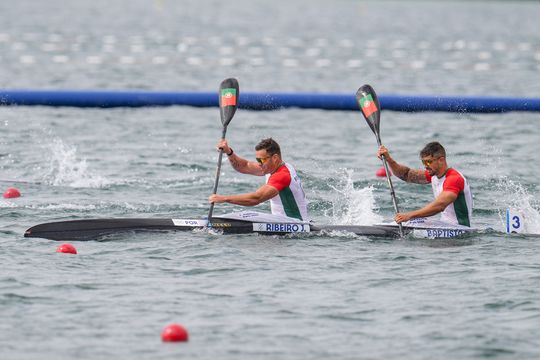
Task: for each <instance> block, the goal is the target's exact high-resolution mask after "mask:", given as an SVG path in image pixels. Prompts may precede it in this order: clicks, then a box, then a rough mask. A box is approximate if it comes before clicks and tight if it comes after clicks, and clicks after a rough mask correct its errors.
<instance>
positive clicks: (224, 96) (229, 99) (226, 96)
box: [221, 88, 236, 106]
mask: <svg viewBox="0 0 540 360" xmlns="http://www.w3.org/2000/svg"><path fill="white" fill-rule="evenodd" d="M230 105H232V106H234V105H236V89H233V88H226V89H221V106H230Z"/></svg>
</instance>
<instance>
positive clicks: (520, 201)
mask: <svg viewBox="0 0 540 360" xmlns="http://www.w3.org/2000/svg"><path fill="white" fill-rule="evenodd" d="M497 190H498V193H500V194H501V196H500V197H498V198H497V200H496V205H497V208H498V210H499V217H500V218H501V222H502V223H503V224H506V214H505V211H506V209H507V208H513V209H516V210H517V211H519V212H520V213H521V215H522V216H523V219H524V221H525V231H526V232H527V233H530V234H540V212H539V211H538V209H539V204H538V201H537V200H536V199H535V198H534V197H533V196H532V195H531V194H529V192H528V191H527V189H526V188H525V187H524V186H523V185H522V184H520V183H518V182H515V181H513V180H510V179H508V178H506V177H502V178H500V179H499V180H498V183H497Z"/></svg>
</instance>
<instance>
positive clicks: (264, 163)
mask: <svg viewBox="0 0 540 360" xmlns="http://www.w3.org/2000/svg"><path fill="white" fill-rule="evenodd" d="M217 148H218V150H223V152H224V153H225V154H227V157H228V158H229V162H230V163H231V165H232V167H233V168H234V169H235V170H236V171H238V172H241V173H243V174H251V175H257V176H263V175H265V176H266V184H264V185H263V186H261V187H260V188H258V189H257V190H256V191H254V192H250V193H246V194H239V195H217V194H215V195H210V197H209V198H208V201H209V202H210V203H223V202H227V203H230V204H236V205H243V206H255V205H258V204H260V203H262V202H264V201H266V200H270V208H271V210H272V214H275V215H284V216H288V217H292V218H296V219H300V220H304V221H309V219H308V215H307V200H306V196H305V194H304V190H303V189H302V183H301V181H300V178H299V177H298V175H297V174H296V170H294V168H293V167H292V166H291V165H289V164H287V163H286V162H284V161H283V159H282V158H281V150H280V148H279V145H278V143H277V142H276V141H275V140H274V139H272V138H268V139H263V140H261V142H259V143H258V144H257V146H255V160H257V161H248V160H246V159H244V158H241V157H240V156H238V155H237V154H236V153H235V152H234V151H233V149H232V148H231V147H229V144H228V143H227V141H226V140H224V139H223V140H221V141H220V142H219V143H218V145H217Z"/></svg>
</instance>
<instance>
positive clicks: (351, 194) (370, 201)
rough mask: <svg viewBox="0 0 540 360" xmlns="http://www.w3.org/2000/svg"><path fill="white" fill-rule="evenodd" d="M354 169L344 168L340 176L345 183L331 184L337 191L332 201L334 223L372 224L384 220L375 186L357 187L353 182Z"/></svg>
mask: <svg viewBox="0 0 540 360" xmlns="http://www.w3.org/2000/svg"><path fill="white" fill-rule="evenodd" d="M353 174H354V171H352V170H348V169H344V170H343V174H340V178H341V179H343V183H342V184H340V185H338V186H332V185H330V186H331V187H332V188H333V189H334V190H335V193H336V198H335V199H334V200H333V201H332V205H333V209H332V211H333V214H332V215H331V216H332V223H333V224H339V225H372V224H375V223H379V222H382V220H383V218H382V216H381V215H379V214H377V213H376V212H375V210H376V209H377V205H376V201H375V196H374V195H373V186H369V187H366V188H363V189H355V188H354V183H353V179H352V178H353Z"/></svg>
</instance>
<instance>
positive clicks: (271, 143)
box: [255, 138, 281, 157]
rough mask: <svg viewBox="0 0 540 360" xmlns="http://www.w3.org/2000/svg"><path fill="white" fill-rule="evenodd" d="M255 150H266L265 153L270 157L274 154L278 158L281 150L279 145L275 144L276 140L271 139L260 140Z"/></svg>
mask: <svg viewBox="0 0 540 360" xmlns="http://www.w3.org/2000/svg"><path fill="white" fill-rule="evenodd" d="M255 150H257V151H258V150H266V152H267V153H268V154H269V155H270V156H272V155H274V154H278V155H279V157H281V149H280V148H279V144H278V143H277V142H276V140H274V139H272V138H268V139H262V140H261V141H260V142H259V143H258V144H257V146H255Z"/></svg>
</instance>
